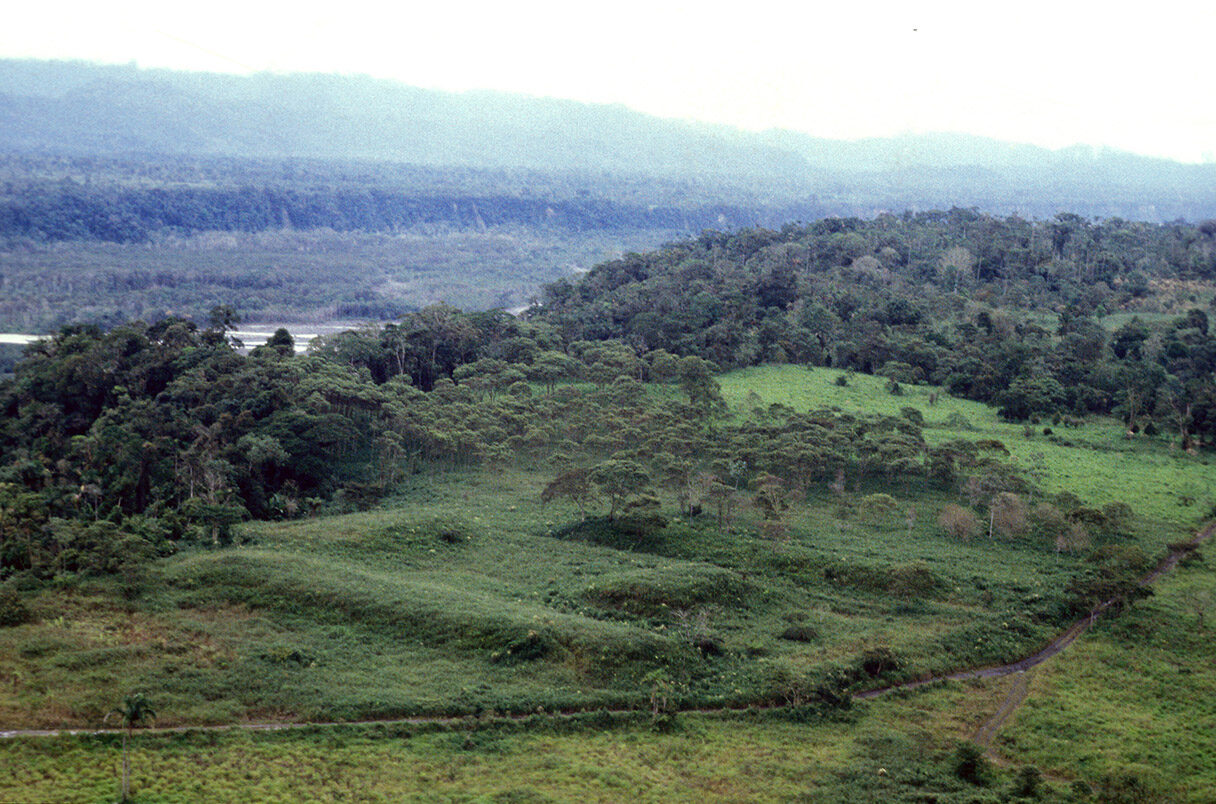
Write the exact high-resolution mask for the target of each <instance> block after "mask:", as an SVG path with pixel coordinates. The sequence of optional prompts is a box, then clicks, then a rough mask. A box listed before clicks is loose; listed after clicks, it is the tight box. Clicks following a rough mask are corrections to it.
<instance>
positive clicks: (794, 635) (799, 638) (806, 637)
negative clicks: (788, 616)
mask: <svg viewBox="0 0 1216 804" xmlns="http://www.w3.org/2000/svg"><path fill="white" fill-rule="evenodd" d="M781 638H782V639H787V640H789V641H790V642H815V641H816V640H818V639H819V630H818V629H816V628H815V627H814V626H811V625H791V626H790V627H789V628H787V629H785V630H784V631H782V632H781Z"/></svg>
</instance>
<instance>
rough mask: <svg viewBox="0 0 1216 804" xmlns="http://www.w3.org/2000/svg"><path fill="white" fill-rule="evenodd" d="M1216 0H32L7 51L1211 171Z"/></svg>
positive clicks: (17, 11) (3, 37)
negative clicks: (478, 93)
mask: <svg viewBox="0 0 1216 804" xmlns="http://www.w3.org/2000/svg"><path fill="white" fill-rule="evenodd" d="M1214 33H1216V5H1213V4H1211V3H1203V2H1198V0H1192V2H1186V3H1182V2H1176V0H1163V1H1161V2H1156V3H1152V4H1143V3H1141V4H1136V5H1135V6H1129V5H1118V4H1115V3H1111V2H1109V0H1106V1H1105V2H1089V1H1088V0H1083V1H1082V2H1070V1H1069V0H1055V1H1054V2H1043V0H1031V1H1030V2H1019V3H1001V4H994V3H985V2H981V1H980V0H969V1H968V2H916V1H915V0H904V2H889V1H887V0H883V1H882V2H853V3H851V4H846V3H844V2H835V3H832V4H819V3H815V2H805V0H804V2H802V3H797V2H792V1H791V0H780V2H775V1H774V0H746V2H736V3H730V4H713V3H711V2H706V0H698V2H687V3H686V2H666V1H665V0H649V1H648V2H646V1H639V0H616V1H615V2H606V3H594V4H593V3H579V2H577V1H576V0H561V1H560V2H550V1H549V0H516V1H515V2H509V1H508V2H483V1H482V0H464V2H455V3H443V2H441V0H427V2H425V3H424V2H416V1H415V0H406V2H399V3H397V4H394V5H388V4H386V3H383V2H369V0H345V2H337V1H336V0H328V1H327V2H312V1H311V0H302V1H301V2H291V3H260V2H256V0H245V2H234V1H233V0H213V2H208V3H190V4H186V3H182V4H175V3H171V2H165V1H164V0H157V1H156V2H142V1H141V0H106V2H96V0H91V1H90V2H63V1H62V0H47V1H46V2H40V3H22V4H19V5H17V7H14V8H10V9H8V10H6V12H5V15H4V21H3V25H2V26H0V56H2V57H34V58H80V59H89V60H95V61H105V62H129V61H137V62H138V63H139V64H140V65H141V66H149V67H152V66H156V67H172V68H177V69H187V70H209V71H223V72H250V71H259V70H270V71H278V72H304V71H317V72H339V73H366V74H369V75H374V76H378V77H383V78H394V79H398V80H400V81H402V82H405V83H408V84H413V85H416V86H424V87H434V88H440V89H454V90H461V89H498V90H505V91H512V92H525V93H529V94H532V95H547V96H554V97H562V98H574V99H578V100H585V101H592V102H609V103H623V104H625V105H627V106H630V107H632V108H634V109H638V110H641V111H644V112H649V113H652V114H658V115H662V116H665V117H682V118H691V119H697V120H704V121H710V122H721V123H727V124H730V125H735V126H740V127H743V128H749V129H764V128H789V129H795V130H800V131H806V132H809V133H811V134H815V135H819V136H826V137H841V138H853V137H863V136H884V135H890V134H896V133H900V132H908V131H960V132H967V133H972V134H981V135H987V136H992V137H999V138H1001V139H1007V140H1015V141H1022V142H1032V143H1035V144H1039V145H1045V146H1048V147H1062V146H1065V145H1071V144H1074V143H1078V142H1080V143H1087V144H1092V145H1107V146H1112V147H1116V148H1122V149H1126V150H1131V151H1136V152H1139V153H1146V154H1152V155H1159V156H1168V157H1172V158H1175V159H1182V160H1186V161H1200V160H1204V159H1208V160H1216V104H1213V103H1212V101H1211V94H1212V84H1213V82H1212V80H1211V79H1212V77H1213V74H1214V73H1216V69H1214V68H1213V62H1212V59H1211V55H1210V54H1211V47H1212V45H1211V40H1212V36H1213V34H1214Z"/></svg>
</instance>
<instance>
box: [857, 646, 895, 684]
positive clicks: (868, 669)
mask: <svg viewBox="0 0 1216 804" xmlns="http://www.w3.org/2000/svg"><path fill="white" fill-rule="evenodd" d="M902 666H903V662H902V661H900V659H899V657H898V656H896V655H895V653H894V652H892V650H891V649H890V648H887V647H879V648H870V649H869V650H867V651H866V652H865V653H863V654H861V658H860V659H858V660H857V669H858V670H859V671H860V672H861V673H863V674H864V675H866V676H868V677H870V678H878V677H879V676H882V675H885V674H887V673H890V672H893V671H895V670H898V669H899V668H900V667H902Z"/></svg>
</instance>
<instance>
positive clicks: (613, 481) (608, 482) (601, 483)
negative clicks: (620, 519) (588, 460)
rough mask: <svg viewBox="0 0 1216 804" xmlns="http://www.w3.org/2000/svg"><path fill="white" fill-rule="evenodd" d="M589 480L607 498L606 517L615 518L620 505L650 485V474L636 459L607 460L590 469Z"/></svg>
mask: <svg viewBox="0 0 1216 804" xmlns="http://www.w3.org/2000/svg"><path fill="white" fill-rule="evenodd" d="M590 479H591V482H592V483H594V484H595V486H596V488H597V489H598V490H599V492H600V494H602V495H603V496H604V497H606V498H608V519H609V520H612V519H615V518H616V513H617V511H618V510H619V509H620V507H621V506H622V505H623V504H624V503H625V501H626V500H628V499H629V498H630V497H632V496H634V495H636V494H640V493H641V492H642V491H643V490H644V489H645V488H646V487H647V486H648V485H650V475H649V474H648V473H647V472H646V470H645V469H644V468H643V467H642V465H641V464H639V463H637V462H636V461H630V460H616V459H612V460H607V461H604V462H602V463H599V464H597V465H596V466H595V467H593V468H592V469H591V473H590Z"/></svg>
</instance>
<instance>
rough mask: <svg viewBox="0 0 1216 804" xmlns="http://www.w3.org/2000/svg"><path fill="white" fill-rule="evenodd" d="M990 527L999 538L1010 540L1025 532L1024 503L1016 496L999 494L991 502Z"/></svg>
mask: <svg viewBox="0 0 1216 804" xmlns="http://www.w3.org/2000/svg"><path fill="white" fill-rule="evenodd" d="M992 527H993V530H994V531H996V532H997V533H999V534H1000V535H1001V536H1003V537H1005V538H1007V539H1012V538H1016V537H1018V536H1023V535H1025V534H1026V531H1027V512H1026V502H1025V501H1024V500H1023V499H1022V498H1021V497H1019V496H1018V495H1016V494H1010V493H1009V492H1004V491H1003V492H1001V493H1000V494H998V495H996V497H995V498H994V499H993V501H992Z"/></svg>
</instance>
